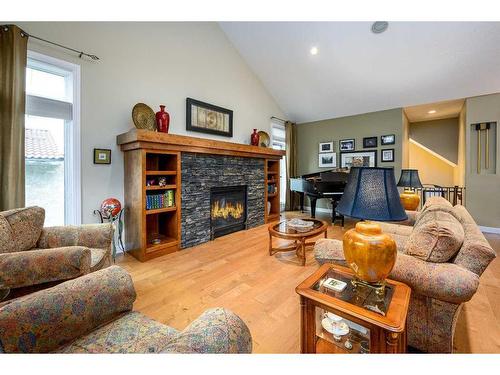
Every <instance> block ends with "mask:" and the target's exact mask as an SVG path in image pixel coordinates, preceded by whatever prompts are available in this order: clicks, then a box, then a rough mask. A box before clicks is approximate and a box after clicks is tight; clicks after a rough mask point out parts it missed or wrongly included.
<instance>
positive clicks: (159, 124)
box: [156, 105, 170, 133]
mask: <svg viewBox="0 0 500 375" xmlns="http://www.w3.org/2000/svg"><path fill="white" fill-rule="evenodd" d="M169 125H170V115H169V114H168V112H165V106H164V105H160V111H159V112H156V128H157V129H158V131H159V132H162V133H168V126H169Z"/></svg>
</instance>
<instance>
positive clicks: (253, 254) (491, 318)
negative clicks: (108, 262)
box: [117, 213, 500, 353]
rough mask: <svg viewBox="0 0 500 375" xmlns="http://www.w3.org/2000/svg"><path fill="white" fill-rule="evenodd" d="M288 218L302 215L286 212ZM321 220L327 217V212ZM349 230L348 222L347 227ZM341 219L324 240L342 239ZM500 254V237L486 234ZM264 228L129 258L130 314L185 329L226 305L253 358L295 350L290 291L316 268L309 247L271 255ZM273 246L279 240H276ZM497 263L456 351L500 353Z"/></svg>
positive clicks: (466, 316)
mask: <svg viewBox="0 0 500 375" xmlns="http://www.w3.org/2000/svg"><path fill="white" fill-rule="evenodd" d="M286 215H287V217H290V216H301V214H299V213H287V214H286ZM318 217H319V218H321V219H324V220H329V218H328V215H326V214H322V213H320V214H318ZM350 226H351V224H350V223H349V222H346V229H348V228H349V227H350ZM343 232H344V231H343V230H342V228H340V226H339V224H338V222H337V225H335V226H334V227H332V226H330V227H329V229H328V237H329V238H338V239H340V238H342V234H343ZM487 238H488V240H489V241H490V243H491V245H492V246H493V247H494V248H495V250H496V251H497V253H500V235H487ZM268 241H269V239H268V231H267V225H263V226H260V227H258V228H253V229H250V230H247V231H241V232H237V233H233V234H230V235H227V236H224V237H220V238H218V239H216V240H214V241H211V242H208V243H205V244H202V245H199V246H196V247H193V248H190V249H186V250H182V251H179V252H176V253H173V254H169V255H165V256H163V257H161V258H157V259H153V260H150V261H148V262H146V263H140V262H139V261H137V260H135V258H133V257H132V256H130V255H125V256H120V257H118V259H117V264H118V265H120V266H122V267H124V268H125V269H126V270H128V271H129V272H130V273H131V275H132V278H133V280H134V284H135V288H136V291H137V300H136V302H135V304H134V309H135V310H138V311H140V312H142V313H144V314H146V315H147V316H149V317H151V318H153V319H156V320H158V321H160V322H162V323H165V324H168V325H170V326H172V327H174V328H176V329H179V330H181V329H183V328H184V327H186V326H187V325H188V324H189V323H190V322H192V321H193V320H194V319H196V317H197V316H198V315H200V314H201V313H202V312H203V311H204V310H205V309H207V308H209V307H216V306H221V307H226V308H229V309H231V310H232V311H234V312H235V313H237V314H238V315H239V316H240V317H241V318H242V319H243V320H244V321H245V322H246V323H247V325H248V326H249V328H250V331H251V333H252V337H253V344H254V345H253V351H254V353H299V351H300V344H299V327H300V324H299V298H298V296H297V294H296V293H295V287H296V286H297V285H298V284H299V283H300V282H301V281H303V280H304V279H305V278H306V277H307V276H309V275H310V274H311V273H313V272H314V271H315V270H316V269H317V268H318V264H317V262H316V261H315V260H314V257H313V254H312V250H309V251H308V252H307V262H306V266H305V267H302V266H300V264H299V262H298V259H297V258H296V256H295V254H294V253H293V252H291V253H279V254H276V255H274V256H269V255H268ZM276 243H278V242H276ZM499 281H500V260H499V259H498V258H497V259H495V260H494V261H493V262H492V264H490V266H489V268H488V269H487V270H486V271H485V272H484V274H483V276H482V277H481V283H480V286H479V290H478V292H477V293H476V294H475V296H474V297H473V298H472V300H471V301H469V302H468V303H466V304H465V306H464V308H463V310H462V313H461V314H460V317H459V319H458V322H457V328H456V334H455V348H456V351H457V352H461V353H500V283H499Z"/></svg>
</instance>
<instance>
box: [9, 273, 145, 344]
mask: <svg viewBox="0 0 500 375" xmlns="http://www.w3.org/2000/svg"><path fill="white" fill-rule="evenodd" d="M135 297H136V294H135V290H134V286H133V284H132V279H131V277H130V275H129V274H128V273H127V272H126V271H125V270H124V269H122V268H120V267H118V266H112V267H109V268H106V269H103V270H100V271H96V272H93V273H90V274H88V275H85V276H82V277H79V278H77V279H74V280H70V281H66V282H64V283H62V284H59V285H57V286H55V287H53V288H49V289H45V290H41V291H39V292H36V293H33V294H29V295H27V296H24V297H20V298H17V299H14V300H12V301H8V303H6V304H5V305H2V306H1V307H0V347H1V348H3V350H4V352H6V353H16V352H23V353H47V352H51V351H54V350H56V349H57V348H60V347H61V346H63V345H66V344H68V343H69V342H71V341H73V340H75V339H76V338H78V337H81V336H83V335H85V334H87V333H89V332H90V331H92V330H94V329H95V328H97V327H99V326H101V325H104V324H106V323H108V322H110V321H112V320H114V319H116V318H117V317H118V316H120V315H122V314H123V313H126V312H128V311H130V310H132V304H133V303H134V300H135Z"/></svg>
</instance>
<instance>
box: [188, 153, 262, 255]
mask: <svg viewBox="0 0 500 375" xmlns="http://www.w3.org/2000/svg"><path fill="white" fill-rule="evenodd" d="M181 176H182V179H181V233H182V236H181V248H183V249H184V248H187V247H191V246H195V245H198V244H201V243H204V242H207V241H210V188H212V187H220V186H223V187H224V186H237V185H247V227H248V228H253V227H256V226H258V225H261V224H264V208H265V204H264V189H265V181H264V160H263V159H257V158H247V157H236V156H223V155H206V154H194V153H188V152H183V153H181Z"/></svg>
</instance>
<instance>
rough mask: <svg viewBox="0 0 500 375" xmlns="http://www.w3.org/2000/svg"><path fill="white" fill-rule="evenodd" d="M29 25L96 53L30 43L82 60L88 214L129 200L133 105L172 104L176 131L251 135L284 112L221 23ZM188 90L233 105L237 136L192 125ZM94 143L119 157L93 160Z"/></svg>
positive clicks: (245, 139)
mask: <svg viewBox="0 0 500 375" xmlns="http://www.w3.org/2000/svg"><path fill="white" fill-rule="evenodd" d="M18 25H19V26H20V27H21V28H23V29H24V30H25V31H26V32H27V33H29V34H32V35H36V36H40V37H42V38H44V39H49V40H52V41H55V42H58V43H61V44H64V45H68V46H70V47H73V48H75V49H79V50H84V51H86V52H89V53H92V54H96V55H97V56H99V58H100V59H101V60H100V61H98V62H93V61H88V60H80V59H79V58H78V57H75V55H73V54H68V53H66V52H64V51H63V50H61V49H59V48H57V47H51V46H48V45H47V44H44V43H42V42H38V41H36V40H34V39H30V42H29V49H31V50H34V51H38V52H41V53H45V54H48V55H51V56H54V57H57V58H60V59H64V60H67V61H70V62H73V63H77V64H80V65H81V107H82V111H81V142H82V220H83V222H84V223H89V222H96V221H97V219H96V217H95V216H93V215H92V211H93V210H94V209H96V208H98V206H99V204H100V202H101V201H102V200H103V199H105V198H108V197H116V198H118V199H119V200H120V201H122V202H123V155H122V152H121V151H120V150H119V148H118V147H117V146H116V136H117V135H118V134H120V133H124V132H126V131H128V130H129V129H131V128H133V123H132V119H131V111H132V107H133V106H134V105H135V104H136V103H138V102H144V103H146V104H148V105H149V106H150V107H152V108H153V109H154V110H155V111H157V110H159V107H158V106H159V105H160V104H165V105H166V109H167V111H168V112H169V113H170V116H171V122H170V132H171V133H174V134H188V135H192V136H196V137H206V138H214V139H221V140H227V141H232V142H237V143H249V140H250V133H251V130H252V129H253V128H257V129H261V130H265V131H268V132H269V128H270V117H271V116H273V115H274V116H277V117H283V112H282V111H281V110H280V108H279V107H278V105H277V104H276V102H275V101H274V99H273V98H272V97H271V96H270V95H269V93H268V92H267V91H266V89H265V88H264V86H263V85H262V84H261V82H260V81H259V80H258V78H257V77H256V76H255V75H254V74H253V72H252V71H251V70H250V69H249V68H248V66H247V65H246V63H245V62H244V60H243V59H242V58H241V56H240V55H239V54H238V52H237V51H236V50H235V49H234V48H233V46H232V45H231V44H230V42H229V41H228V39H226V36H225V34H224V33H223V32H222V30H221V29H220V28H219V26H218V25H217V24H216V23H187V22H185V23H134V22H130V23H125V22H123V23H111V22H106V23H57V22H40V23H39V22H37V23H33V22H25V23H18ZM186 97H192V98H195V99H199V100H202V101H205V102H208V103H212V104H215V105H219V106H221V107H225V108H229V109H232V110H233V111H234V117H233V124H234V133H233V134H234V136H233V138H232V139H230V138H226V137H219V136H212V135H206V134H202V133H195V132H187V131H186V114H185V111H186V109H185V107H186ZM93 148H110V149H111V150H112V164H111V165H110V166H106V165H94V164H93V155H92V150H93Z"/></svg>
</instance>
